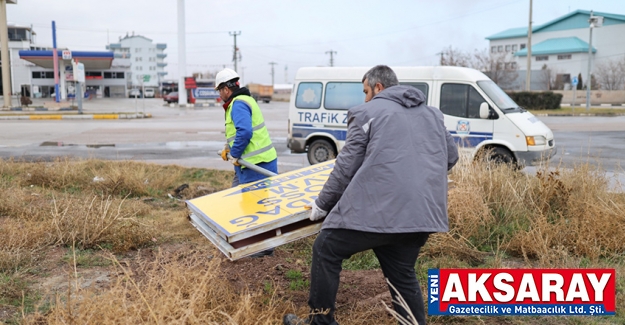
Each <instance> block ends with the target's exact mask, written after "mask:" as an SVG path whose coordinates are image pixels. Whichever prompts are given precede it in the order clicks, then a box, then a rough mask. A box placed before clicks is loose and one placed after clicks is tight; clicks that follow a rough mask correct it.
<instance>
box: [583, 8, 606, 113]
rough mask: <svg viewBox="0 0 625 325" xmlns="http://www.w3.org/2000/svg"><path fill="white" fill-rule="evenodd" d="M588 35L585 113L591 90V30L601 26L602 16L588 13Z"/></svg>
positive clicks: (587, 108) (588, 104)
mask: <svg viewBox="0 0 625 325" xmlns="http://www.w3.org/2000/svg"><path fill="white" fill-rule="evenodd" d="M588 22H589V23H590V35H589V36H588V77H587V78H586V111H587V112H588V111H589V110H590V88H592V76H591V74H590V66H591V62H592V29H593V28H599V27H601V26H603V17H602V16H593V14H592V10H591V11H590V19H588Z"/></svg>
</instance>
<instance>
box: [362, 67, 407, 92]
mask: <svg viewBox="0 0 625 325" xmlns="http://www.w3.org/2000/svg"><path fill="white" fill-rule="evenodd" d="M365 80H367V81H368V84H369V87H371V88H374V87H375V84H377V83H378V82H379V83H381V84H382V86H383V87H384V88H388V87H391V86H396V85H398V84H399V81H398V80H397V75H395V72H394V71H393V70H392V69H391V68H389V67H388V66H386V65H376V66H375V67H373V68H371V69H369V71H367V73H365V76H364V77H362V82H363V83H364V82H365Z"/></svg>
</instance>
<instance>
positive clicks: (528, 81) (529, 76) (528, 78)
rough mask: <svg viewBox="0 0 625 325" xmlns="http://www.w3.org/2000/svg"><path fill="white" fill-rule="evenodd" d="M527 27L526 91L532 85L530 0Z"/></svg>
mask: <svg viewBox="0 0 625 325" xmlns="http://www.w3.org/2000/svg"><path fill="white" fill-rule="evenodd" d="M528 25H529V26H528V27H527V46H526V47H527V71H526V72H525V91H530V90H531V85H532V0H530V18H529V24H528Z"/></svg>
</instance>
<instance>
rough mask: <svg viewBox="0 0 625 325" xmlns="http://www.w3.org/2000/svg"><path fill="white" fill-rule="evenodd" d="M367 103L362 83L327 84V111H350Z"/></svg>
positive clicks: (325, 103)
mask: <svg viewBox="0 0 625 325" xmlns="http://www.w3.org/2000/svg"><path fill="white" fill-rule="evenodd" d="M364 102H365V93H363V92H362V83H360V82H328V83H327V84H326V99H325V102H324V105H323V106H324V107H325V108H326V109H350V108H352V107H354V106H357V105H360V104H363V103H364Z"/></svg>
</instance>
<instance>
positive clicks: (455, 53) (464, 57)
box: [440, 45, 471, 67]
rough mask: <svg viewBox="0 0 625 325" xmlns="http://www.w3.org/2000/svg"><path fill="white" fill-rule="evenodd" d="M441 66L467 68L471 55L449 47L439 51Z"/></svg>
mask: <svg viewBox="0 0 625 325" xmlns="http://www.w3.org/2000/svg"><path fill="white" fill-rule="evenodd" d="M440 54H441V60H440V64H441V65H446V66H455V67H469V66H470V63H471V55H469V54H468V53H464V52H462V51H460V50H458V49H454V48H453V47H451V45H450V46H449V48H447V49H443V50H442V51H441V53H440Z"/></svg>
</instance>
